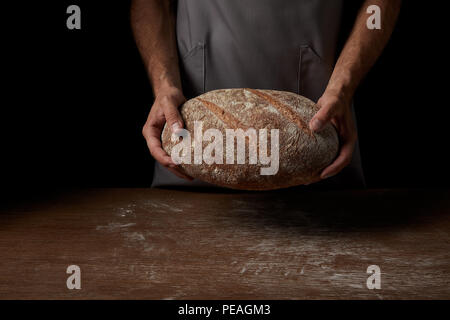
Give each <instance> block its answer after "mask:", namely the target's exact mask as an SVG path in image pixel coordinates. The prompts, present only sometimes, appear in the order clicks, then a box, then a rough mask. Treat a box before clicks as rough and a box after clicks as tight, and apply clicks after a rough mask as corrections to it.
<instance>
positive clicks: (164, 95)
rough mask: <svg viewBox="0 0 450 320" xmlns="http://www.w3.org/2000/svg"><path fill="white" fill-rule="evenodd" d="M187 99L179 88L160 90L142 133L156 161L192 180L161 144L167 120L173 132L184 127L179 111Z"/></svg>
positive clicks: (176, 173) (178, 174)
mask: <svg viewBox="0 0 450 320" xmlns="http://www.w3.org/2000/svg"><path fill="white" fill-rule="evenodd" d="M185 101H186V98H185V97H184V95H183V92H182V91H181V90H180V89H179V88H176V87H166V88H163V89H160V90H158V94H157V96H156V98H155V102H154V103H153V106H152V108H151V109H150V113H149V115H148V117H147V121H146V122H145V125H144V127H143V128H142V134H143V135H144V138H145V140H146V141H147V146H148V149H149V150H150V153H151V154H152V156H153V158H155V160H156V161H158V162H159V163H160V164H161V165H162V166H164V167H165V168H167V169H168V170H169V171H170V172H172V173H173V174H175V175H176V176H178V177H179V178H182V179H186V180H189V181H191V180H193V178H192V177H190V176H188V175H186V174H185V173H183V172H182V171H181V170H180V168H179V167H178V166H177V165H176V164H175V163H174V162H173V161H172V158H171V157H170V156H169V155H168V154H167V153H166V152H165V151H164V150H163V148H162V145H161V133H162V130H163V128H164V124H165V123H166V122H167V125H168V126H169V128H170V130H171V132H172V133H173V132H176V131H177V130H179V129H181V128H183V126H184V123H183V119H182V118H181V115H180V113H179V112H178V107H179V106H180V105H182V104H183V103H184V102H185Z"/></svg>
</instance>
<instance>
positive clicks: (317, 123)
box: [311, 119, 323, 131]
mask: <svg viewBox="0 0 450 320" xmlns="http://www.w3.org/2000/svg"><path fill="white" fill-rule="evenodd" d="M322 125H323V122H322V121H321V120H319V119H314V120H313V122H312V123H311V130H312V131H319V130H320V129H321V128H322Z"/></svg>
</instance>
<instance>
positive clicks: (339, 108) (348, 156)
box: [309, 90, 357, 179]
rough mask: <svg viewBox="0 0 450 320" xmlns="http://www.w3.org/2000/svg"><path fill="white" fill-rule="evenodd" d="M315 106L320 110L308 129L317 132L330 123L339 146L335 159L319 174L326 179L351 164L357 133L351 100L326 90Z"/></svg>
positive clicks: (338, 93)
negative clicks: (335, 133) (337, 138)
mask: <svg viewBox="0 0 450 320" xmlns="http://www.w3.org/2000/svg"><path fill="white" fill-rule="evenodd" d="M317 105H318V106H319V107H320V110H319V111H318V112H317V113H316V114H315V115H314V117H313V118H312V119H311V121H310V123H309V127H310V129H311V130H312V131H314V132H319V131H320V130H322V129H323V128H324V127H325V126H326V125H327V124H328V123H332V124H333V125H334V126H335V127H336V130H337V132H338V135H339V142H340V146H341V148H340V152H339V155H338V156H337V158H336V159H335V160H334V162H333V163H332V164H330V165H329V166H328V167H326V168H325V169H324V170H323V171H322V173H321V174H320V177H321V178H322V179H326V178H329V177H332V176H334V175H336V174H338V173H339V172H340V171H341V170H342V169H344V168H345V167H346V166H347V165H348V164H349V163H350V162H351V160H352V155H353V150H354V148H355V143H356V138H357V132H356V126H355V122H354V121H353V118H352V113H351V109H350V107H351V98H347V97H346V96H345V95H344V94H343V93H342V92H339V91H335V90H326V91H325V93H324V94H323V95H322V97H321V98H320V99H319V101H318V102H317Z"/></svg>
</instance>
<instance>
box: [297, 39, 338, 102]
mask: <svg viewBox="0 0 450 320" xmlns="http://www.w3.org/2000/svg"><path fill="white" fill-rule="evenodd" d="M298 68H299V72H298V74H299V77H298V93H299V94H300V95H302V96H305V97H307V98H309V99H311V100H312V101H314V102H317V100H318V99H319V98H320V97H321V96H322V94H323V92H324V91H325V89H326V87H327V84H328V81H329V80H330V77H331V73H332V67H330V66H328V65H326V64H325V62H324V61H323V60H322V58H320V57H319V55H318V54H317V53H316V52H315V51H314V50H313V49H312V48H311V47H310V46H308V45H304V46H301V47H300V58H299V66H298Z"/></svg>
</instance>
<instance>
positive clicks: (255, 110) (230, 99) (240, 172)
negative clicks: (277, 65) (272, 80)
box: [162, 88, 339, 190]
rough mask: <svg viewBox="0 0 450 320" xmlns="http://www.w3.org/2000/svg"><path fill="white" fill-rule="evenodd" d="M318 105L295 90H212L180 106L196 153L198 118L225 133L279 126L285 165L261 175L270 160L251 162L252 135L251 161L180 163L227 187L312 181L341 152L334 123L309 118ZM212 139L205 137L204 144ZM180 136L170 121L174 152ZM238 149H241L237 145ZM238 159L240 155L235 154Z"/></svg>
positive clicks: (166, 135)
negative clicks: (315, 127)
mask: <svg viewBox="0 0 450 320" xmlns="http://www.w3.org/2000/svg"><path fill="white" fill-rule="evenodd" d="M317 111H318V106H317V105H316V104H315V103H314V102H312V101H311V100H309V99H307V98H305V97H303V96H300V95H297V94H295V93H291V92H286V91H276V90H261V89H247V88H238V89H220V90H214V91H210V92H207V93H205V94H202V95H200V96H198V97H196V98H193V99H191V100H189V101H187V102H185V103H184V104H183V105H182V106H181V109H180V112H181V115H182V117H183V120H184V122H185V128H186V129H187V130H188V131H189V132H190V134H191V137H192V143H191V151H192V154H194V151H193V150H194V145H193V144H194V122H195V121H202V123H203V131H205V130H207V129H209V128H214V129H218V130H220V132H222V134H223V137H224V145H225V135H226V133H225V129H239V128H240V129H243V130H244V131H245V130H247V129H248V128H254V129H256V131H258V130H260V129H268V133H269V134H268V147H267V149H268V152H270V141H271V139H270V130H271V129H278V130H279V169H278V172H277V173H276V174H275V175H261V170H260V169H261V168H262V167H267V166H268V165H262V164H260V163H259V162H258V164H249V161H248V150H249V149H248V141H247V148H246V162H245V164H236V163H235V164H226V161H225V152H226V149H225V147H224V155H223V156H224V161H223V164H216V163H213V164H210V165H208V164H206V163H204V162H203V163H201V164H193V162H192V164H180V167H181V168H182V170H183V171H185V172H186V173H187V174H188V175H190V176H192V177H195V178H198V179H200V180H203V181H206V182H209V183H212V184H215V185H219V186H222V187H227V188H232V189H243V190H273V189H280V188H287V187H291V186H296V185H301V184H310V183H314V182H317V181H319V180H320V173H321V171H322V170H323V169H324V168H325V167H326V166H327V165H329V164H330V163H331V162H332V161H333V160H334V159H335V157H336V155H337V152H338V149H339V140H338V135H337V132H336V130H335V128H334V127H333V126H332V125H331V124H329V125H327V126H326V127H325V128H324V130H322V131H321V132H320V133H313V132H311V130H310V129H309V127H308V123H309V121H310V120H311V118H312V117H313V116H314V114H315V113H316V112H317ZM209 143H210V142H208V141H204V142H203V148H205V147H206V146H207V145H208V144H209ZM175 144H176V142H172V141H171V132H170V130H168V128H167V126H165V127H164V130H163V133H162V145H163V149H164V150H165V151H166V152H167V153H168V154H169V155H170V154H171V150H172V148H173V146H174V145H175ZM234 149H235V152H236V148H234ZM235 159H236V157H235Z"/></svg>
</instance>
